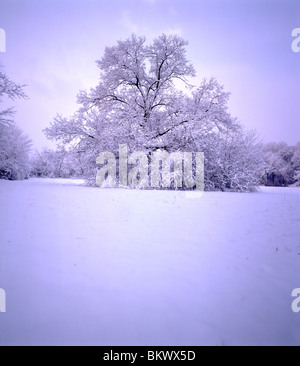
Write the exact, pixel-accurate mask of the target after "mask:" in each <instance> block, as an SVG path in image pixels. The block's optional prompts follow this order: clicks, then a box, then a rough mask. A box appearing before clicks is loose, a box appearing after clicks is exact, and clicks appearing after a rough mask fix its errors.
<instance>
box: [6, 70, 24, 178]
mask: <svg viewBox="0 0 300 366" xmlns="http://www.w3.org/2000/svg"><path fill="white" fill-rule="evenodd" d="M16 98H26V95H25V93H24V92H23V86H22V85H18V84H15V83H14V82H13V81H11V80H10V79H9V78H8V77H7V76H6V75H5V74H4V73H3V72H2V71H0V106H1V105H3V104H4V105H7V100H15V99H16ZM3 108H4V109H0V178H4V179H23V178H26V177H27V175H28V172H29V152H30V147H31V142H30V140H29V138H28V137H27V136H26V135H25V134H24V133H23V131H21V130H20V129H19V128H18V127H17V126H16V125H15V123H14V121H13V115H14V109H13V108H12V107H3Z"/></svg>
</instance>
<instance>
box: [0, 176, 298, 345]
mask: <svg viewBox="0 0 300 366" xmlns="http://www.w3.org/2000/svg"><path fill="white" fill-rule="evenodd" d="M82 184H83V182H82V181H76V180H61V179H59V180H58V179H29V180H26V181H14V182H10V181H4V180H1V181H0V222H1V231H0V288H3V289H4V290H5V291H6V300H7V301H6V313H0V345H174V346H175V345H300V313H293V312H292V309H291V304H292V301H293V298H292V297H291V293H292V290H293V289H294V288H299V287H300V189H297V188H262V189H261V190H260V191H259V192H257V193H249V194H248V193H222V192H205V193H204V194H203V195H202V197H201V198H194V199H190V198H189V199H187V198H186V194H185V192H174V191H138V190H129V189H128V190H126V189H123V190H119V189H100V188H92V187H85V186H83V185H82Z"/></svg>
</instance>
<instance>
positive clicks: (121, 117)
mask: <svg viewBox="0 0 300 366" xmlns="http://www.w3.org/2000/svg"><path fill="white" fill-rule="evenodd" d="M186 45H187V42H186V41H184V40H183V39H182V38H180V37H178V36H176V35H170V36H167V35H165V34H163V35H161V36H159V37H158V38H156V39H155V40H154V41H153V42H152V44H150V45H147V44H146V40H145V38H144V37H137V36H135V35H132V37H131V38H130V39H127V40H125V41H119V42H118V44H117V45H116V46H113V47H107V48H106V49H105V52H104V56H103V57H102V59H101V60H98V61H96V63H97V66H98V68H99V69H100V82H99V84H98V85H97V86H96V87H95V88H92V89H91V90H90V91H89V92H87V91H80V92H79V94H78V103H79V104H80V108H79V109H78V111H77V112H76V113H75V114H74V115H73V116H72V117H71V118H65V117H63V116H60V115H58V116H56V118H55V119H54V121H53V122H52V123H51V125H50V127H49V128H47V129H46V130H45V133H46V136H47V137H48V138H50V139H54V140H57V141H58V142H59V143H60V144H62V145H64V146H68V148H70V149H75V150H77V152H78V153H79V154H81V155H82V156H84V157H85V160H86V162H87V164H88V166H89V169H87V170H88V172H89V174H90V176H91V177H93V178H95V176H96V162H95V161H96V156H97V155H98V154H99V153H100V152H102V151H111V152H114V153H115V154H116V156H117V155H118V147H119V144H127V145H128V149H129V152H130V151H144V152H147V153H148V154H149V153H150V152H151V151H155V150H157V149H161V150H166V151H168V152H173V151H178V150H181V151H194V152H195V151H203V150H199V148H201V149H204V147H206V148H207V149H208V150H210V151H211V152H213V149H214V148H215V144H216V143H218V142H220V143H221V141H224V139H225V138H226V136H228V134H229V133H231V135H232V134H234V131H237V128H236V127H237V126H238V125H239V124H238V122H237V121H236V120H235V119H234V118H232V117H231V115H230V114H229V112H228V108H227V102H228V98H229V93H226V92H225V91H224V89H223V87H222V86H221V85H219V83H218V82H217V81H216V80H215V79H213V78H212V79H209V80H206V79H205V80H203V81H202V83H201V84H200V85H199V86H198V87H195V86H192V85H191V84H190V78H191V77H194V76H195V70H194V67H193V66H192V64H191V63H190V62H189V61H188V60H187V58H186V49H185V48H186ZM178 83H181V86H184V87H185V90H186V92H183V90H184V87H181V88H179V87H178V85H179V84H178ZM239 136H241V134H240V135H239ZM209 144H210V146H208V145H209ZM239 151H240V153H242V151H241V150H239ZM210 156H211V157H212V156H214V155H213V154H209V155H207V156H205V159H206V161H207V158H209V157H210ZM251 156H252V155H251ZM237 160H238V159H237ZM207 163H208V164H210V165H213V164H214V163H213V162H212V161H208V162H207ZM240 167H241V168H242V166H240ZM249 174H251V173H250V172H249ZM231 183H232V184H230V187H231V188H233V189H234V188H237V187H239V186H240V185H236V184H235V183H234V182H233V181H232V182H231ZM252 185H253V180H251V179H250V180H249V188H251V187H252ZM211 186H212V187H213V186H214V187H215V188H216V186H215V185H214V184H212V185H211ZM243 186H244V184H243Z"/></svg>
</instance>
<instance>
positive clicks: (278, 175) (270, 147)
mask: <svg viewBox="0 0 300 366" xmlns="http://www.w3.org/2000/svg"><path fill="white" fill-rule="evenodd" d="M263 157H264V174H263V177H262V183H263V184H264V185H266V186H288V185H291V184H295V185H297V184H299V180H300V179H299V171H300V142H298V144H296V145H295V146H288V145H287V144H286V143H285V142H280V143H275V142H272V143H269V144H266V145H265V146H264V149H263Z"/></svg>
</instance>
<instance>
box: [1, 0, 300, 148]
mask: <svg viewBox="0 0 300 366" xmlns="http://www.w3.org/2000/svg"><path fill="white" fill-rule="evenodd" d="M0 28H2V29H4V30H5V33H6V52H5V53H0V64H2V65H3V66H4V69H3V71H4V72H5V73H6V74H7V75H8V76H9V77H10V78H12V79H13V80H14V81H16V82H18V83H24V84H27V85H28V86H27V87H26V89H25V90H26V92H27V94H28V96H29V98H30V99H29V100H26V101H25V100H24V101H18V102H17V103H16V109H17V114H16V122H17V123H18V125H19V126H20V127H21V128H22V129H23V130H24V131H25V132H26V133H27V134H28V135H29V136H30V137H31V139H32V140H33V143H34V146H35V147H37V148H41V147H42V146H46V145H47V146H51V145H50V144H49V142H48V141H47V139H46V138H45V136H44V134H43V133H42V130H43V129H44V128H45V127H47V126H48V125H49V123H50V121H51V120H52V119H53V117H54V116H55V115H56V113H61V114H63V115H66V116H68V115H70V114H72V113H73V112H74V111H75V110H76V108H77V105H76V95H77V93H78V91H79V90H81V89H89V88H90V87H92V86H95V85H96V84H97V82H98V78H99V72H98V69H97V66H96V64H95V60H97V59H100V58H101V57H102V55H103V51H104V48H105V46H111V45H114V44H116V42H117V40H119V39H125V38H127V37H129V36H130V35H131V33H133V32H134V33H136V34H138V35H144V36H146V37H147V40H149V41H151V40H152V39H153V38H154V37H155V36H157V35H159V34H161V33H163V32H165V33H176V34H179V35H181V36H182V37H183V38H185V39H186V40H188V41H189V46H188V48H187V52H188V58H189V59H190V60H191V61H192V63H193V64H194V66H195V68H196V70H197V74H198V80H199V79H201V78H203V77H210V76H215V77H216V78H217V80H218V81H219V82H220V83H221V84H224V86H225V89H226V91H229V92H231V93H232V96H231V100H230V111H231V113H232V115H233V116H235V117H237V118H238V119H239V120H240V121H242V122H243V123H244V125H245V126H246V127H247V128H249V129H253V128H254V129H256V130H257V132H258V133H259V134H260V135H261V137H262V138H263V139H264V141H265V142H268V141H281V140H284V141H286V142H288V143H290V144H294V143H296V142H297V141H299V140H300V109H299V104H300V103H299V94H300V93H299V92H300V86H299V85H300V52H299V53H294V52H293V51H292V48H291V44H292V41H293V37H292V36H291V33H292V30H293V29H294V28H300V1H299V0H244V1H240V0H210V1H209V0H97V1H96V0H73V1H72V0H60V1H58V0H51V1H48V0H43V1H40V0H0ZM196 80H197V79H196ZM196 80H195V83H196Z"/></svg>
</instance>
